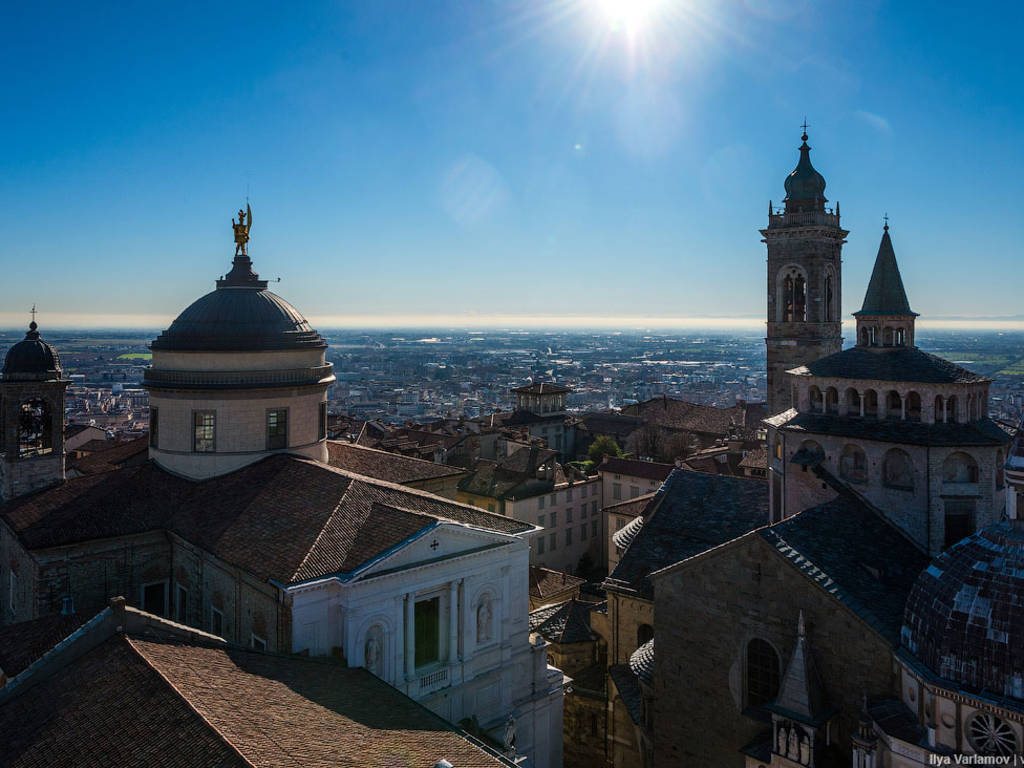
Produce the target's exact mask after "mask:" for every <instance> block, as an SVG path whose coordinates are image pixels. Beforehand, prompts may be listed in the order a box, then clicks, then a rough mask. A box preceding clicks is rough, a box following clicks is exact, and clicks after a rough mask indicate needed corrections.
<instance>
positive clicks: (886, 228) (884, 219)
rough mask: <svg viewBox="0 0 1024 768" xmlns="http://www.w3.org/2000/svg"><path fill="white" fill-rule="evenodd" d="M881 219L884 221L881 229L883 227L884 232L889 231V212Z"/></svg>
mask: <svg viewBox="0 0 1024 768" xmlns="http://www.w3.org/2000/svg"><path fill="white" fill-rule="evenodd" d="M882 221H883V222H885V225H884V226H883V227H882V229H884V230H885V231H886V232H888V231H889V214H888V213H886V214H885V215H884V216H883V217H882Z"/></svg>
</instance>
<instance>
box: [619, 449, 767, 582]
mask: <svg viewBox="0 0 1024 768" xmlns="http://www.w3.org/2000/svg"><path fill="white" fill-rule="evenodd" d="M643 520H644V522H643V527H642V528H641V529H640V532H639V533H638V534H637V536H636V537H635V538H634V539H633V541H632V543H631V544H630V545H629V548H628V549H627V550H626V551H625V552H624V553H623V555H622V558H621V559H620V560H619V562H618V564H617V565H616V566H615V570H613V571H612V572H611V574H610V575H609V576H608V578H607V579H606V581H605V587H606V588H607V589H613V590H627V591H638V592H640V594H641V595H643V596H644V597H647V598H651V597H653V589H652V586H651V582H650V579H649V578H648V577H649V576H650V574H651V573H653V572H654V571H657V570H660V569H661V568H666V567H668V566H670V565H673V564H675V563H678V562H679V561H681V560H686V559H688V558H691V557H693V556H694V555H699V554H700V553H701V552H705V551H707V550H709V549H711V548H713V547H716V546H718V545H720V544H724V543H725V542H727V541H731V540H732V539H735V538H737V537H739V536H742V535H743V534H745V533H747V532H749V531H752V530H753V529H755V528H757V527H759V526H762V525H765V524H766V523H767V522H768V485H767V484H766V483H764V482H761V481H759V480H754V479H750V478H739V477H727V476H724V475H706V474H703V473H700V472H689V471H685V470H681V469H677V470H675V471H674V472H673V473H672V474H671V475H669V478H668V480H666V481H665V484H664V485H663V486H662V487H661V489H660V490H659V491H658V492H657V493H656V494H655V496H654V498H653V499H652V500H651V501H650V502H649V504H648V507H647V509H645V510H644V514H643Z"/></svg>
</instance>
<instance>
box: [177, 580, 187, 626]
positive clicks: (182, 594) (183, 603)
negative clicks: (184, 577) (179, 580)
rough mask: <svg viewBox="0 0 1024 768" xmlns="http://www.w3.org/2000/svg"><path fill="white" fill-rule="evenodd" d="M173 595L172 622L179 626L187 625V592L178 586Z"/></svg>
mask: <svg viewBox="0 0 1024 768" xmlns="http://www.w3.org/2000/svg"><path fill="white" fill-rule="evenodd" d="M175 593H176V594H175V601H174V620H175V621H176V622H178V623H179V624H188V590H187V589H185V588H184V587H183V586H181V584H178V585H177V587H176V589H175Z"/></svg>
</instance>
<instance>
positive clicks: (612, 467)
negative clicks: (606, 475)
mask: <svg viewBox="0 0 1024 768" xmlns="http://www.w3.org/2000/svg"><path fill="white" fill-rule="evenodd" d="M597 469H598V471H599V472H613V473H615V474H617V475H632V476H633V477H642V478H644V479H646V480H660V481H661V482H665V480H666V479H667V478H668V476H669V475H671V474H672V470H673V469H675V466H674V465H672V464H662V463H660V462H657V461H641V460H640V459H623V458H617V457H614V456H605V457H604V461H602V462H601V466H599V467H598V468H597Z"/></svg>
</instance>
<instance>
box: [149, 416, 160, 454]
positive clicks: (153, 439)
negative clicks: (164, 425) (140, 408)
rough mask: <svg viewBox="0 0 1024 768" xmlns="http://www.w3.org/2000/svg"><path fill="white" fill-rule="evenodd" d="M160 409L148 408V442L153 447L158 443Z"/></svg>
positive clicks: (157, 445)
mask: <svg viewBox="0 0 1024 768" xmlns="http://www.w3.org/2000/svg"><path fill="white" fill-rule="evenodd" d="M159 441H160V409H159V408H150V409H149V444H150V445H152V446H153V447H154V448H157V447H159V445H160V442H159Z"/></svg>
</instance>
